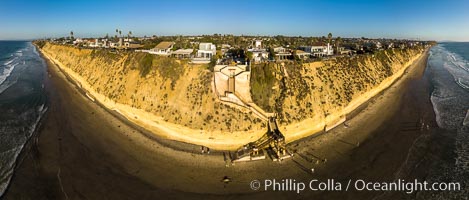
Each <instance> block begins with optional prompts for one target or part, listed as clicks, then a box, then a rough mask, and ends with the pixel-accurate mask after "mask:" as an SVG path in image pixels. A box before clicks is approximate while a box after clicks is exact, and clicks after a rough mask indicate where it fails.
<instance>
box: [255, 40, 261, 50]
mask: <svg viewBox="0 0 469 200" xmlns="http://www.w3.org/2000/svg"><path fill="white" fill-rule="evenodd" d="M254 48H256V49H260V48H262V40H255V41H254Z"/></svg>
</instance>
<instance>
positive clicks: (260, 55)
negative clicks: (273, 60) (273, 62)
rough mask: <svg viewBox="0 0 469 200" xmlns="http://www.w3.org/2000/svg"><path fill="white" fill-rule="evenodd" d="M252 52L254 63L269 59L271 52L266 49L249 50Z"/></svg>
mask: <svg viewBox="0 0 469 200" xmlns="http://www.w3.org/2000/svg"><path fill="white" fill-rule="evenodd" d="M248 51H250V52H252V61H253V62H262V61H265V60H267V59H269V52H267V51H266V50H265V49H248Z"/></svg>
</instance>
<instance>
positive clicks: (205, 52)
mask: <svg viewBox="0 0 469 200" xmlns="http://www.w3.org/2000/svg"><path fill="white" fill-rule="evenodd" d="M216 54H217V47H216V46H215V45H214V44H212V43H206V42H202V43H200V44H199V50H197V55H196V57H195V58H193V59H192V63H209V62H210V59H212V57H213V56H214V55H216Z"/></svg>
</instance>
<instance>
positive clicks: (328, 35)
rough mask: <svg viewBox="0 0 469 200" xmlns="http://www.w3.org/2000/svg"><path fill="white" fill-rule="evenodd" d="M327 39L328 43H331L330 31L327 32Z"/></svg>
mask: <svg viewBox="0 0 469 200" xmlns="http://www.w3.org/2000/svg"><path fill="white" fill-rule="evenodd" d="M327 39H328V40H329V44H330V43H331V39H332V33H329V34H327Z"/></svg>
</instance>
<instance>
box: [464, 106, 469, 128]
mask: <svg viewBox="0 0 469 200" xmlns="http://www.w3.org/2000/svg"><path fill="white" fill-rule="evenodd" d="M462 125H463V126H469V109H468V110H467V112H466V117H465V118H464V121H463V122H462Z"/></svg>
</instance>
